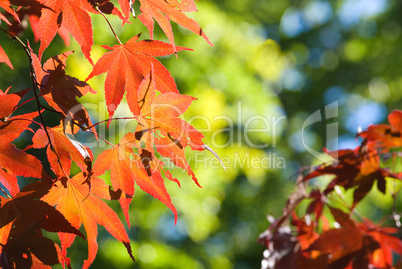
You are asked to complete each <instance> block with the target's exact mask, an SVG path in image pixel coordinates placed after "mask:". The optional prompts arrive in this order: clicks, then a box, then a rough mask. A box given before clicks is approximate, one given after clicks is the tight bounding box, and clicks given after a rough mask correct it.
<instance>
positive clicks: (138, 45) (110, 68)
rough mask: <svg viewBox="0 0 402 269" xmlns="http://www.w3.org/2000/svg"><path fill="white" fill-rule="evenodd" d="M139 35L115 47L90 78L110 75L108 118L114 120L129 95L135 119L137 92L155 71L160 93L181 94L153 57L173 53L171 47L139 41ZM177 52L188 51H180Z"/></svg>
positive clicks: (97, 64)
mask: <svg viewBox="0 0 402 269" xmlns="http://www.w3.org/2000/svg"><path fill="white" fill-rule="evenodd" d="M139 37H140V35H137V36H135V37H133V38H131V39H130V40H129V41H127V43H125V44H124V45H115V46H113V47H112V48H110V47H105V48H107V49H110V50H111V51H109V52H107V53H106V54H104V55H103V56H102V57H101V58H100V59H99V60H98V62H97V63H96V65H95V66H94V69H93V70H92V72H91V73H90V74H89V76H88V78H87V79H86V81H87V80H89V79H90V78H92V77H93V76H97V75H99V74H102V73H105V72H108V74H107V76H106V80H105V99H106V105H107V110H108V112H109V117H112V116H113V114H114V111H115V110H116V109H117V106H118V105H119V104H120V102H121V100H122V98H123V95H124V93H125V92H128V94H130V97H128V105H129V106H130V109H131V112H132V113H133V114H134V115H138V114H139V111H140V108H139V106H138V103H137V90H138V87H139V86H140V84H141V82H142V81H143V80H144V78H145V77H146V76H147V75H149V72H150V70H151V67H152V66H153V68H154V80H155V84H156V87H157V88H158V90H159V91H160V92H178V90H177V87H176V83H175V82H174V80H173V78H172V77H171V75H170V73H169V71H168V70H167V69H166V68H165V67H164V66H163V65H162V64H161V63H160V62H159V61H158V60H156V59H155V58H154V57H157V56H166V55H169V54H173V53H174V49H173V47H172V45H170V44H167V43H164V42H161V41H155V40H142V41H138V42H137V40H138V38H139ZM177 50H179V51H180V50H188V49H187V48H182V47H177Z"/></svg>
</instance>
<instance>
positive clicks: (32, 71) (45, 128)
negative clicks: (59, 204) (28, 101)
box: [0, 27, 66, 174]
mask: <svg viewBox="0 0 402 269" xmlns="http://www.w3.org/2000/svg"><path fill="white" fill-rule="evenodd" d="M0 30H1V31H3V32H4V33H6V34H7V35H8V36H9V37H11V38H12V40H13V41H15V40H17V42H18V43H19V44H20V45H21V47H22V48H23V49H24V51H25V53H26V55H27V56H28V60H29V66H30V75H31V80H32V90H33V92H34V94H35V100H36V106H37V110H38V113H39V117H40V120H41V122H42V125H43V126H42V127H43V130H44V131H45V133H46V136H47V139H48V141H49V146H50V149H51V150H52V151H53V152H54V153H55V154H56V157H57V162H58V163H59V166H60V169H61V170H62V171H63V172H64V173H65V171H64V169H63V166H62V164H61V161H60V157H59V154H57V152H56V150H55V149H54V146H53V143H52V140H51V138H50V134H49V132H48V130H47V126H46V123H45V120H44V119H43V115H42V111H41V108H42V107H43V106H42V104H41V103H40V101H39V95H38V93H37V92H36V90H37V89H38V90H39V91H40V89H39V88H38V85H40V84H39V83H38V82H37V79H36V74H35V69H34V67H33V64H32V61H33V60H32V55H31V51H30V50H29V49H28V47H27V46H26V45H25V43H24V42H22V40H21V39H20V38H19V37H18V36H15V35H13V34H11V33H9V32H8V31H7V30H6V29H3V28H1V27H0ZM65 174H66V173H65Z"/></svg>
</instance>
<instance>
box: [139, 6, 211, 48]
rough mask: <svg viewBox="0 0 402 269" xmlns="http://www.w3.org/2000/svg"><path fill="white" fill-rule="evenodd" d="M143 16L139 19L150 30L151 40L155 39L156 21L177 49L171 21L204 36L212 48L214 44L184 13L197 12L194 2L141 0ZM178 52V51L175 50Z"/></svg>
mask: <svg viewBox="0 0 402 269" xmlns="http://www.w3.org/2000/svg"><path fill="white" fill-rule="evenodd" d="M139 1H140V3H141V6H140V10H141V12H142V14H141V15H140V16H138V19H140V21H141V22H142V23H143V24H144V25H145V26H146V27H147V28H148V31H149V34H150V36H151V39H153V32H154V19H155V20H156V21H157V22H158V24H159V26H160V27H161V28H162V30H163V32H164V33H165V34H166V36H167V37H168V39H169V42H170V43H171V44H172V45H173V47H174V48H176V45H175V43H174V37H173V31H172V26H171V24H170V20H172V21H174V22H176V23H177V24H180V25H181V26H183V27H185V28H187V29H189V30H190V31H192V32H193V33H195V34H197V35H199V36H202V37H203V38H204V39H205V40H206V41H207V42H208V43H209V44H210V45H211V46H212V43H211V42H210V41H209V39H208V37H207V36H206V35H205V33H204V31H203V30H202V28H201V27H200V26H199V25H198V23H197V22H196V21H194V20H193V19H190V18H189V17H187V16H186V15H185V14H184V13H183V12H189V11H196V10H197V9H196V6H195V3H194V1H193V0H185V1H181V2H179V1H177V0H139ZM175 50H176V49H175Z"/></svg>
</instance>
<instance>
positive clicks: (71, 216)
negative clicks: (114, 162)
mask: <svg viewBox="0 0 402 269" xmlns="http://www.w3.org/2000/svg"><path fill="white" fill-rule="evenodd" d="M85 181H86V177H85V176H84V175H83V173H79V174H77V175H75V176H74V177H73V178H65V177H64V178H61V179H60V180H58V181H57V182H56V183H55V184H54V185H53V186H52V188H51V189H50V191H49V193H48V194H46V195H45V196H43V197H42V200H43V201H45V202H47V203H49V204H50V205H55V206H56V209H57V210H58V211H60V212H61V213H62V214H63V215H64V216H65V218H66V219H67V220H68V221H69V222H70V223H71V224H72V226H73V227H75V228H77V229H79V228H80V226H81V224H82V225H84V229H85V231H86V235H87V240H88V259H87V260H85V261H84V265H83V268H88V267H89V266H90V265H91V263H92V262H93V261H94V259H95V256H96V253H97V251H98V243H97V241H96V237H97V235H98V228H97V224H100V225H102V226H104V227H105V228H106V230H107V231H108V232H109V233H110V234H111V235H113V236H114V237H115V238H116V239H117V240H119V241H120V242H122V243H123V244H124V245H125V247H126V248H127V251H128V253H129V255H130V257H131V258H132V259H133V260H134V257H133V255H132V253H131V246H130V240H129V238H128V235H127V232H126V230H125V229H124V226H123V224H122V223H121V221H120V219H119V217H118V216H117V214H116V212H114V211H113V210H112V209H111V208H110V207H109V206H107V204H106V203H105V202H103V201H102V200H101V199H100V198H99V197H98V196H101V198H106V197H104V194H105V193H108V191H109V186H108V185H107V184H105V183H104V182H103V180H101V179H98V178H92V179H91V184H92V191H91V192H90V189H89V185H88V184H83V182H85ZM96 195H98V196H96ZM59 237H60V240H61V250H62V255H63V256H65V255H66V254H67V248H68V247H70V246H71V244H72V243H73V241H74V239H75V237H76V235H74V234H67V233H59Z"/></svg>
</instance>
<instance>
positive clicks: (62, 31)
mask: <svg viewBox="0 0 402 269" xmlns="http://www.w3.org/2000/svg"><path fill="white" fill-rule="evenodd" d="M132 2H134V1H129V0H119V1H118V3H119V6H120V8H121V9H118V8H117V7H116V6H114V5H113V4H112V3H111V2H109V1H108V0H98V1H96V0H56V1H54V0H0V8H1V9H0V22H4V23H3V24H2V26H1V28H0V30H1V31H2V32H4V35H5V36H6V35H8V36H9V37H11V38H12V39H14V40H17V41H18V42H16V44H17V45H20V47H21V49H23V50H24V51H25V52H26V54H27V56H28V59H27V61H26V63H27V65H28V64H29V66H30V69H31V74H30V75H31V81H32V86H31V88H28V89H25V90H16V91H15V92H13V93H11V92H10V88H11V86H10V88H8V89H7V90H5V91H1V90H0V103H1V106H0V141H1V143H0V168H1V169H0V191H1V192H2V193H1V196H0V267H2V268H29V267H35V268H36V267H41V268H42V267H44V268H45V267H48V266H51V265H54V264H58V263H62V265H63V266H67V267H70V266H71V261H70V259H69V258H68V255H67V249H68V248H69V247H70V246H71V245H72V244H73V242H74V240H75V239H76V237H77V235H78V236H79V237H81V238H83V239H85V240H87V242H88V258H87V259H86V260H85V261H84V264H83V268H88V267H89V266H90V265H91V263H92V262H93V261H94V259H95V256H96V253H97V249H98V244H97V234H98V232H97V225H98V224H99V225H102V226H103V227H104V228H105V229H106V230H107V231H108V232H109V233H110V234H111V235H112V236H114V237H115V238H116V239H117V240H119V241H120V242H122V243H123V244H124V246H125V247H126V248H127V252H128V255H129V256H130V257H131V258H132V259H133V260H134V256H133V254H132V250H131V246H130V239H129V237H128V234H127V232H126V230H125V228H124V225H123V223H122V221H121V220H120V219H119V217H118V216H117V214H116V212H115V211H113V210H112V209H111V208H110V207H109V206H108V205H107V203H106V202H105V201H104V200H118V201H119V202H120V205H121V208H122V209H123V211H124V215H125V218H126V222H127V224H128V225H130V222H129V205H130V202H131V201H132V199H133V196H134V189H135V186H136V185H137V186H138V187H139V188H140V189H142V190H143V191H145V192H147V193H149V194H151V195H152V196H154V197H155V198H157V199H159V200H160V201H161V202H163V203H164V204H165V205H166V206H167V207H169V208H170V209H171V210H172V212H173V213H174V215H175V218H176V220H177V211H176V209H175V207H174V205H173V204H172V201H171V198H170V195H169V194H168V192H167V189H166V186H165V180H170V181H173V182H175V183H177V184H178V185H179V186H180V183H179V181H178V179H176V178H174V177H173V176H172V174H171V173H170V172H169V171H168V170H166V169H165V168H164V163H163V161H162V160H161V158H160V157H159V158H158V156H162V157H164V158H165V159H166V158H168V159H169V160H170V161H171V162H172V163H174V164H175V165H176V166H177V167H179V168H181V169H184V170H185V171H186V172H187V173H188V175H189V176H190V177H191V178H192V179H193V180H194V182H195V183H196V184H197V185H199V184H198V181H197V179H196V177H195V175H194V173H193V171H192V170H191V168H190V166H189V164H188V163H187V161H186V158H185V148H186V147H187V146H189V147H190V148H191V149H192V150H204V148H208V147H205V146H204V144H203V142H202V138H203V135H202V134H201V133H200V132H198V131H197V130H196V129H194V128H193V127H192V126H191V125H189V124H188V123H187V122H186V121H185V120H183V119H182V118H181V115H182V114H183V113H184V112H185V111H186V110H187V108H188V107H189V106H190V104H191V103H192V102H193V101H194V100H195V98H194V97H191V96H187V95H183V94H180V93H179V91H178V89H177V86H176V83H175V81H174V79H173V78H172V76H171V75H170V73H169V71H168V70H167V69H166V68H165V67H164V66H163V65H162V64H161V63H160V62H159V61H158V60H157V59H156V58H155V57H159V56H166V55H171V54H177V53H178V52H180V51H183V50H190V49H188V48H184V47H179V46H176V45H175V43H174V37H173V32H172V27H171V25H170V20H172V21H175V22H176V23H178V24H180V25H182V26H184V27H186V28H187V29H189V30H190V31H192V32H194V33H196V34H197V35H200V36H201V37H203V38H204V39H205V40H206V41H207V42H209V40H208V38H207V37H206V35H205V33H204V32H203V31H202V29H201V28H200V26H199V25H198V24H197V23H196V22H195V21H194V20H193V19H190V18H189V17H187V16H186V14H185V12H190V11H196V6H195V3H194V1H193V0H181V1H178V0H139V3H140V12H141V14H140V15H139V16H138V19H139V21H140V22H142V23H143V24H144V25H145V26H146V27H147V28H148V30H149V32H150V36H151V39H150V40H140V34H137V35H133V37H132V38H131V39H130V40H128V41H127V42H126V43H122V42H121V41H120V40H119V38H118V37H117V36H116V35H115V37H116V41H117V45H115V46H113V47H107V46H104V47H105V48H107V49H108V50H109V51H108V52H107V53H106V54H104V55H103V56H102V57H101V58H100V59H99V60H98V61H97V63H96V64H94V63H93V61H92V59H91V50H92V46H93V45H94V44H93V30H92V22H91V16H90V14H91V13H92V14H96V15H99V16H103V17H104V18H105V19H106V21H105V24H108V25H109V26H110V27H111V25H110V24H109V22H108V20H107V17H106V16H105V14H109V15H114V16H117V17H119V18H120V19H121V20H122V22H123V25H124V24H125V23H130V21H129V19H130V14H131V13H133V12H134V10H133V6H132V4H133V3H132ZM134 18H137V17H135V15H134ZM154 20H155V21H156V22H157V23H158V24H159V25H160V26H161V28H162V29H163V31H164V33H165V34H166V36H167V37H168V39H169V42H170V43H165V42H161V41H157V40H153V28H154ZM3 25H6V27H5V28H3ZM26 25H30V28H31V29H32V31H33V34H34V36H35V41H39V42H40V47H39V51H38V52H37V53H35V52H34V51H33V50H32V49H31V47H30V45H29V42H26V43H24V42H23V41H22V40H21V39H20V38H19V37H18V36H20V35H21V34H22V33H23V32H24V31H25V30H26ZM111 30H112V31H113V33H115V32H114V30H113V28H112V27H111ZM57 33H58V34H59V35H60V36H61V37H62V38H63V39H64V41H65V43H66V46H68V43H69V40H70V35H71V36H72V37H73V38H74V39H75V40H77V42H78V43H79V45H80V47H81V51H82V53H83V54H84V56H85V57H86V59H87V60H88V61H89V62H90V63H91V64H92V65H93V69H92V70H91V71H90V72H88V73H89V75H88V77H87V79H86V81H80V80H79V79H77V78H74V77H71V76H69V75H67V74H66V71H65V69H66V61H67V58H68V56H69V55H71V53H72V52H65V53H63V54H60V55H57V56H54V57H52V58H50V59H47V60H46V61H44V63H43V64H42V56H43V52H44V51H45V49H46V48H47V47H48V46H49V45H50V44H51V42H52V40H53V38H54V37H55V35H56V34H57ZM18 43H19V44H18ZM0 62H4V63H5V64H7V65H8V66H9V67H10V68H13V65H12V62H11V61H10V58H9V57H8V55H7V54H6V51H5V50H4V49H3V48H2V47H1V42H0ZM102 73H107V76H106V80H105V100H106V105H107V111H108V114H109V118H108V119H106V120H105V121H102V122H98V123H95V124H94V123H93V122H92V121H91V119H90V117H89V113H88V111H87V110H86V108H85V107H84V106H83V105H82V104H80V103H79V102H78V101H77V98H79V97H82V96H84V95H87V94H89V93H94V92H95V90H94V89H92V87H91V86H90V85H89V84H88V83H87V81H88V80H90V79H91V78H92V77H94V76H97V75H99V74H102ZM28 93H29V94H30V95H31V96H32V95H33V96H34V97H32V98H30V99H28V98H29V97H28V96H29V94H28ZM32 93H33V94H32ZM124 95H126V98H127V104H128V106H129V108H130V111H131V115H127V117H125V118H126V119H133V120H136V121H137V123H138V125H137V127H136V129H135V130H132V131H131V132H127V133H126V134H125V135H124V136H123V138H122V139H121V140H120V142H119V143H117V144H112V143H110V142H108V141H107V140H106V139H105V138H103V137H101V136H100V135H99V134H98V133H97V130H96V126H98V125H99V124H107V125H108V126H109V124H110V123H111V121H113V120H119V119H118V118H113V115H114V113H115V111H116V109H117V107H118V106H119V105H120V103H121V101H122V99H123V96H124ZM30 102H32V103H33V104H35V105H36V109H35V110H33V111H31V112H28V113H26V110H23V111H24V112H21V109H20V108H21V107H22V106H24V105H25V104H27V103H30ZM44 111H47V113H53V114H54V115H56V116H57V117H59V119H60V124H58V125H56V126H50V125H48V124H47V122H46V118H44V115H43V114H42V113H43V112H44ZM77 132H87V133H90V134H91V135H93V136H94V137H95V138H96V139H97V140H98V139H103V140H105V141H106V142H107V144H109V145H110V148H109V149H106V150H104V151H102V152H101V153H100V154H99V155H98V156H96V157H94V155H93V153H92V151H91V149H90V148H88V147H86V146H85V145H83V144H82V143H81V142H79V141H77V140H76V138H75V135H76V134H77ZM23 133H31V134H33V135H32V141H31V142H32V143H30V144H29V145H28V146H27V147H25V148H18V147H17V146H16V145H15V144H14V142H15V140H16V139H17V138H19V137H20V136H21V135H22V134H23ZM34 152H44V154H43V155H45V158H43V157H38V156H39V155H40V154H38V155H34V154H33V153H34ZM73 164H75V165H76V166H77V167H78V168H79V169H80V172H78V173H74V174H73V172H72V166H73ZM106 171H110V177H111V185H108V184H106V183H105V181H104V180H103V179H101V176H102V175H103V174H105V173H106ZM26 178H34V179H36V181H35V182H34V183H31V184H26V182H25V181H26ZM21 186H25V187H23V188H20V187H21ZM81 226H83V232H81V231H80V227H81ZM43 230H45V231H47V232H54V233H58V236H59V239H60V243H61V245H60V246H59V245H58V244H56V243H55V242H53V241H52V240H50V239H48V238H46V237H45V236H44V235H43V234H42V231H43Z"/></svg>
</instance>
